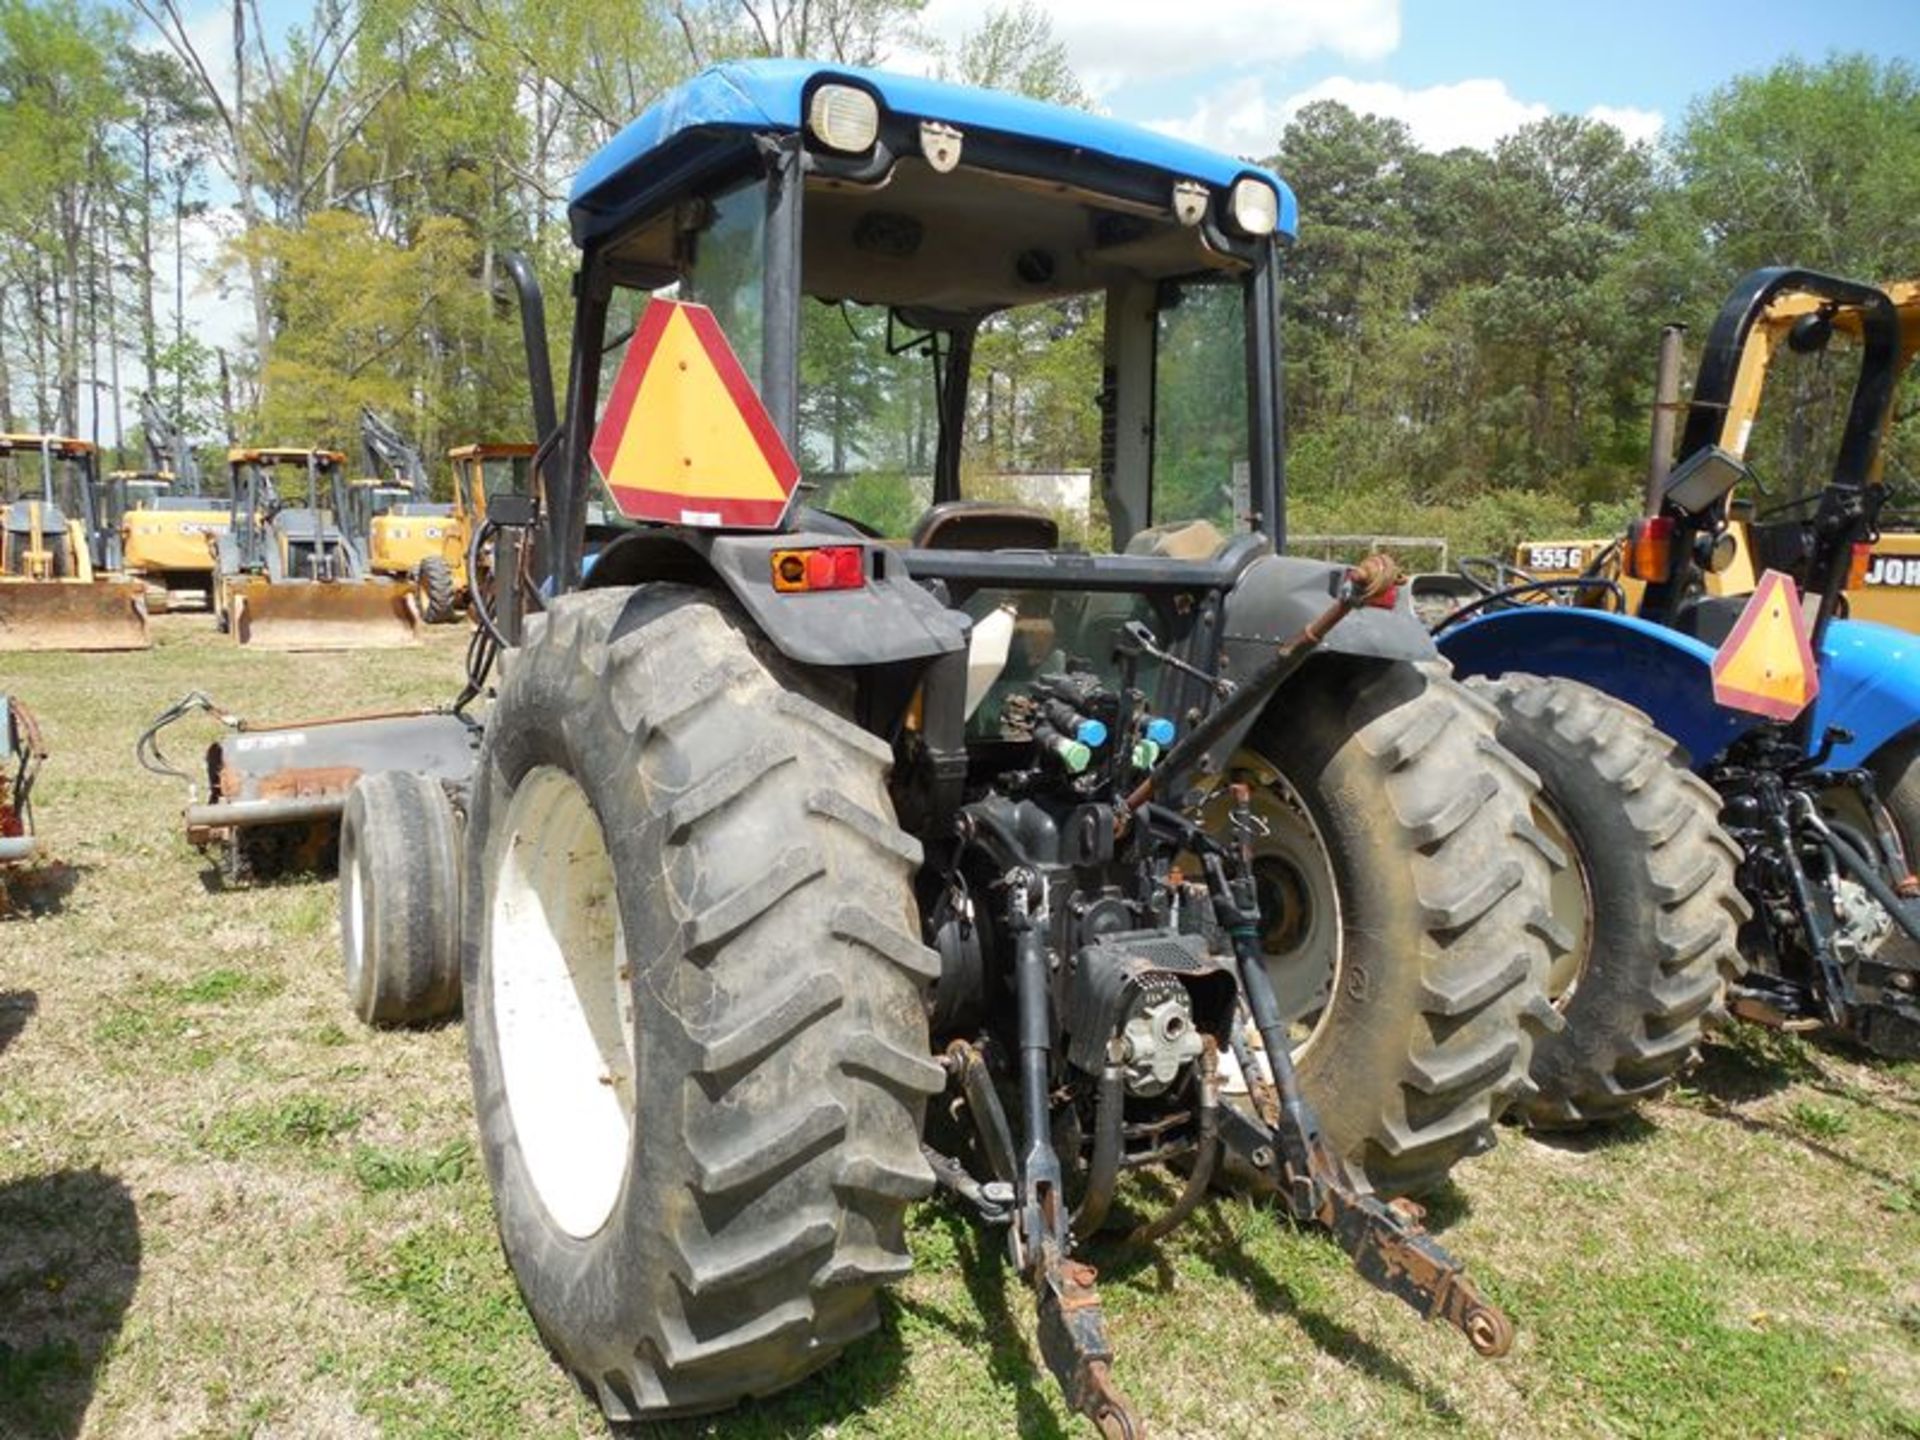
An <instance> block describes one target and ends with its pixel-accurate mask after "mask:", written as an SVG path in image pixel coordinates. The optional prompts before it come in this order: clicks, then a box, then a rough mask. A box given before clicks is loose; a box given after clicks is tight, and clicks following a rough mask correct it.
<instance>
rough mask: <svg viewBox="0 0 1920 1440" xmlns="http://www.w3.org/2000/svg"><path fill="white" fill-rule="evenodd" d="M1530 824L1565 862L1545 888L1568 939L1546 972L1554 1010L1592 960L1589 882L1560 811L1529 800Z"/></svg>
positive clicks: (1539, 799) (1563, 1004) (1542, 800)
mask: <svg viewBox="0 0 1920 1440" xmlns="http://www.w3.org/2000/svg"><path fill="white" fill-rule="evenodd" d="M1533 823H1534V824H1536V825H1538V826H1539V827H1540V829H1541V830H1542V831H1543V832H1545V834H1546V837H1547V838H1548V839H1549V840H1551V841H1552V842H1553V843H1554V844H1555V845H1556V846H1558V847H1559V848H1560V851H1561V853H1562V854H1564V855H1565V856H1566V857H1567V863H1566V864H1565V865H1563V866H1561V867H1560V868H1559V869H1558V870H1556V871H1554V873H1553V878H1552V879H1551V880H1550V881H1549V882H1548V886H1547V906H1548V909H1549V910H1551V911H1552V912H1553V918H1554V920H1555V921H1556V922H1557V923H1558V924H1559V925H1560V927H1561V928H1562V929H1563V930H1565V931H1566V932H1567V934H1568V935H1570V936H1571V937H1572V943H1571V944H1570V945H1568V946H1567V953H1566V954H1564V955H1562V956H1560V957H1559V958H1557V959H1556V960H1555V961H1554V962H1553V965H1552V966H1551V967H1550V968H1549V969H1548V971H1547V999H1548V1000H1550V1001H1552V1002H1553V1006H1554V1008H1555V1009H1556V1010H1565V1009H1566V1008H1567V1006H1568V1005H1570V1004H1572V1003H1573V995H1574V992H1575V991H1576V990H1578V989H1579V988H1580V982H1581V981H1582V980H1583V979H1585V978H1586V974H1587V962H1588V961H1589V960H1590V959H1592V957H1593V920H1594V915H1593V882H1592V880H1591V879H1590V878H1589V877H1588V875H1587V863H1586V860H1585V858H1584V857H1583V856H1582V855H1581V853H1580V847H1579V846H1578V845H1576V844H1575V843H1574V840H1573V832H1572V831H1571V830H1570V829H1569V828H1568V827H1567V822H1566V821H1565V820H1564V819H1562V818H1561V815H1560V811H1559V810H1558V809H1557V808H1555V806H1554V805H1553V804H1552V803H1551V802H1550V801H1549V800H1548V799H1547V798H1546V796H1544V795H1536V796H1535V797H1534V801H1533Z"/></svg>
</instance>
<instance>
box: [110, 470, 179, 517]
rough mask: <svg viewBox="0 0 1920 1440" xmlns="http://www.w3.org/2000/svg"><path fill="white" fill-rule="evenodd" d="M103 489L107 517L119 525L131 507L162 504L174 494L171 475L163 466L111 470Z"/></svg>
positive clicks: (154, 508) (152, 507)
mask: <svg viewBox="0 0 1920 1440" xmlns="http://www.w3.org/2000/svg"><path fill="white" fill-rule="evenodd" d="M106 489H107V517H108V521H109V523H110V524H113V525H119V524H121V523H122V522H124V521H125V519H126V518H127V513H128V512H129V511H131V510H159V509H161V508H163V506H164V504H165V502H166V501H168V500H169V499H171V498H172V495H173V476H172V475H170V474H168V473H167V472H166V471H164V470H110V471H108V472H107V486H106ZM182 498H183V499H185V498H188V497H185V496H183V497H182Z"/></svg>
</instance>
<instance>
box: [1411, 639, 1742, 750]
mask: <svg viewBox="0 0 1920 1440" xmlns="http://www.w3.org/2000/svg"><path fill="white" fill-rule="evenodd" d="M1440 653H1441V654H1442V655H1444V656H1445V657H1446V658H1447V659H1448V660H1449V661H1451V662H1452V663H1453V668H1454V672H1455V673H1456V674H1458V675H1461V676H1470V675H1486V676H1498V675H1504V674H1507V673H1508V672H1510V671H1514V672H1520V673H1523V674H1528V675H1551V676H1558V677H1560V678H1563V679H1567V680H1577V681H1579V682H1580V683H1581V684H1583V685H1591V686H1593V688H1594V689H1596V690H1599V691H1602V692H1604V693H1606V694H1608V695H1611V696H1613V697H1614V698H1615V699H1617V700H1624V701H1625V702H1626V703H1627V704H1629V705H1632V706H1634V707H1636V708H1637V709H1639V710H1642V711H1645V712H1646V714H1647V716H1648V717H1649V718H1650V719H1651V720H1652V721H1653V723H1654V724H1655V725H1657V726H1658V727H1659V728H1660V729H1662V730H1664V731H1665V732H1666V733H1667V734H1668V735H1670V736H1672V737H1673V739H1674V740H1676V741H1677V742H1679V744H1680V745H1681V747H1682V748H1684V749H1685V750H1686V752H1687V754H1688V755H1689V756H1691V757H1692V761H1693V764H1694V765H1695V766H1696V767H1698V766H1701V765H1705V764H1706V763H1707V762H1708V761H1710V760H1712V759H1713V758H1714V757H1715V756H1717V755H1719V754H1720V753H1721V752H1722V751H1724V750H1725V749H1726V748H1727V746H1729V745H1731V744H1732V743H1733V742H1734V741H1735V740H1737V739H1739V738H1740V737H1741V736H1742V735H1744V734H1746V733H1747V732H1748V731H1749V730H1751V729H1753V728H1754V727H1755V726H1756V725H1758V724H1759V723H1760V717H1759V716H1757V715H1748V714H1745V713H1744V712H1742V711H1739V710H1731V709H1728V708H1727V707H1726V706H1724V705H1718V704H1715V703H1714V699H1713V650H1712V649H1711V648H1710V647H1709V646H1706V645H1703V644H1702V643H1701V642H1700V641H1698V640H1695V639H1693V638H1691V637H1690V636H1686V635H1682V634H1679V633H1678V632H1676V631H1673V630H1669V629H1666V628H1665V627H1664V626H1660V625H1655V624H1652V623H1651V622H1649V621H1645V620H1641V619H1638V618H1636V617H1634V616H1631V615H1615V614H1611V613H1609V612H1607V611H1603V610H1582V609H1575V608H1571V607H1568V606H1558V605H1523V606H1519V607H1517V608H1515V609H1512V610H1501V611H1498V612H1496V613H1494V614H1491V615H1482V616H1479V617H1477V618H1475V619H1473V620H1469V621H1467V622H1466V623H1465V624H1463V625H1459V626H1456V627H1455V628H1454V629H1452V630H1449V631H1447V632H1446V633H1445V634H1444V635H1442V636H1441V637H1440Z"/></svg>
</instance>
